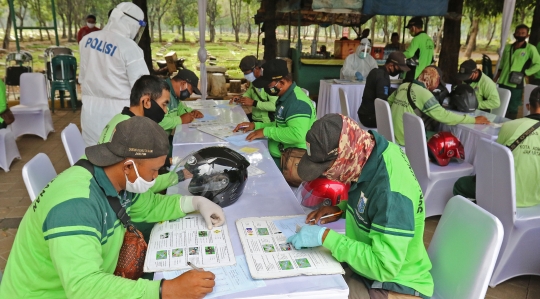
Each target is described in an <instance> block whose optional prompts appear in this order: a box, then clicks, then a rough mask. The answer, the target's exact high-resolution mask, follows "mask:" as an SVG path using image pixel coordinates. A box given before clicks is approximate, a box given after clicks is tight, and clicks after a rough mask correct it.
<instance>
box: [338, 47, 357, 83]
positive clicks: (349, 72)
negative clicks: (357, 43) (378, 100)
mask: <svg viewBox="0 0 540 299" xmlns="http://www.w3.org/2000/svg"><path fill="white" fill-rule="evenodd" d="M353 55H356V54H354V53H353V54H350V55H349V56H347V58H345V62H344V63H343V68H342V69H341V73H343V77H344V78H345V79H353V78H355V74H356V72H357V71H358V70H357V67H358V66H357V65H356V59H355V58H356V57H353Z"/></svg>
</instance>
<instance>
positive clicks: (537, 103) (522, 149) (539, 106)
mask: <svg viewBox="0 0 540 299" xmlns="http://www.w3.org/2000/svg"><path fill="white" fill-rule="evenodd" d="M527 110H529V111H530V112H531V114H529V115H527V116H525V117H523V118H519V119H516V120H512V121H509V122H505V123H503V125H502V127H501V130H500V131H499V137H498V138H497V143H499V144H502V145H505V146H510V145H512V143H514V141H516V139H518V138H520V137H521V136H522V135H523V133H525V131H527V130H529V129H530V128H532V126H534V125H535V124H538V122H539V121H540V87H536V88H535V89H534V90H533V91H532V92H531V96H530V98H529V104H527ZM538 148H540V135H539V134H538V129H535V130H534V131H532V133H530V135H529V136H525V139H523V141H522V142H521V144H520V145H519V146H517V147H516V148H514V150H512V156H513V157H514V175H515V183H516V207H518V208H526V207H532V206H536V205H538V204H540V197H539V196H538V194H540V185H539V184H538V183H537V182H538V180H539V179H540V156H539V155H538V151H537V150H535V149H538ZM494 163H496V162H494ZM454 195H462V196H463V197H466V198H476V176H465V177H462V178H460V179H459V180H457V181H456V183H455V184H454Z"/></svg>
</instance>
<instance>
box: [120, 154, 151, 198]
mask: <svg viewBox="0 0 540 299" xmlns="http://www.w3.org/2000/svg"><path fill="white" fill-rule="evenodd" d="M127 162H131V163H133V164H132V165H133V169H135V173H136V174H137V178H136V179H135V182H133V183H132V182H130V181H129V179H128V177H127V175H125V174H124V176H125V177H126V191H128V192H131V193H138V194H141V193H145V192H146V191H148V190H149V189H150V188H152V186H154V184H155V183H156V180H152V181H150V182H147V181H145V180H144V179H143V178H141V177H140V176H139V171H138V170H137V166H136V165H135V162H133V160H128V161H126V163H127ZM124 164H125V163H124Z"/></svg>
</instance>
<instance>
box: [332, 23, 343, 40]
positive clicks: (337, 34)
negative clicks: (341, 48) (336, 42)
mask: <svg viewBox="0 0 540 299" xmlns="http://www.w3.org/2000/svg"><path fill="white" fill-rule="evenodd" d="M332 27H333V28H334V33H335V34H336V39H340V38H341V32H340V31H339V26H338V25H332ZM331 37H332V36H331V35H330V38H331Z"/></svg>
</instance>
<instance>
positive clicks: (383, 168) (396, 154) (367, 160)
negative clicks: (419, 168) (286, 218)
mask: <svg viewBox="0 0 540 299" xmlns="http://www.w3.org/2000/svg"><path fill="white" fill-rule="evenodd" d="M306 145H307V154H306V155H304V157H302V160H301V161H300V163H299V165H298V174H299V175H300V177H301V178H302V179H303V180H304V181H311V180H314V179H316V178H318V177H320V176H325V177H327V178H328V179H330V180H334V181H338V182H342V183H350V184H351V188H350V190H349V200H347V201H342V202H341V203H339V204H338V205H337V206H326V207H322V208H320V209H318V210H316V211H313V212H311V213H310V214H309V215H308V216H307V218H306V223H308V224H315V223H318V222H319V220H320V221H321V224H325V223H328V222H333V221H336V220H338V219H339V218H340V216H339V215H341V214H342V213H343V214H344V215H345V218H346V227H345V235H341V234H339V233H336V232H334V231H332V230H330V229H327V228H325V227H321V226H318V225H305V226H303V227H302V229H301V230H300V232H299V233H297V234H295V235H293V236H291V237H290V238H289V239H288V240H287V241H288V242H290V243H292V244H293V245H294V247H295V248H297V249H300V248H302V247H316V246H321V245H322V246H324V247H326V248H327V249H329V250H330V251H331V253H332V255H333V256H334V257H335V258H336V259H337V260H338V261H340V262H343V264H344V265H345V266H346V271H345V273H346V274H345V281H346V282H347V284H348V286H349V290H350V291H349V298H354V299H370V298H371V299H375V298H429V297H430V296H432V294H433V279H432V277H431V274H430V273H429V270H430V269H431V262H430V261H429V257H428V255H427V252H426V249H425V247H424V243H423V235H424V218H425V212H424V198H423V195H422V189H421V188H420V185H419V184H418V181H417V180H416V177H415V175H414V173H413V171H412V168H411V166H410V165H409V160H408V159H407V157H406V156H405V154H403V152H402V151H401V150H400V148H399V146H397V145H396V144H394V143H391V142H388V141H387V140H386V139H385V138H384V137H382V136H381V135H379V134H378V133H377V132H374V131H369V132H368V131H364V130H362V129H361V128H360V127H359V126H358V124H357V123H355V122H354V120H352V119H350V118H348V117H345V116H342V115H340V114H327V115H325V116H324V117H323V118H321V119H319V120H317V121H316V122H315V123H314V124H313V126H312V128H311V129H310V130H309V132H308V133H307V135H306ZM332 214H338V215H336V216H331V217H328V218H325V219H322V220H321V217H323V216H325V215H332ZM312 219H314V221H310V220H312Z"/></svg>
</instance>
